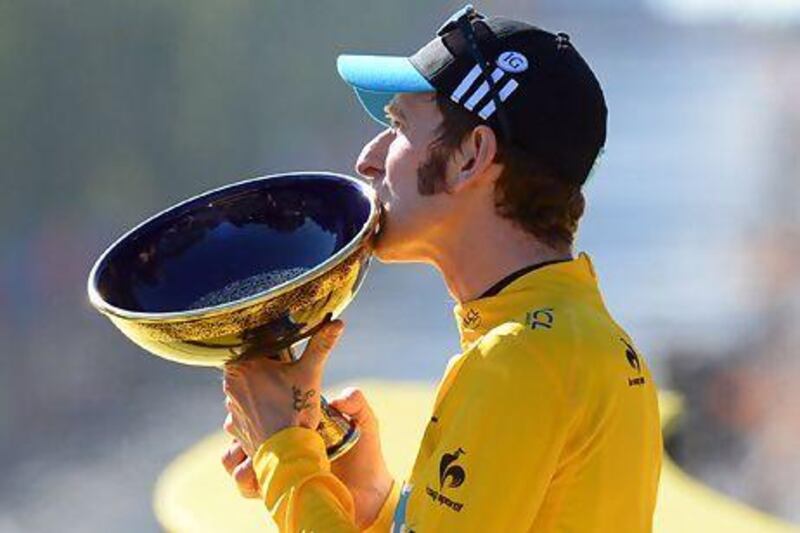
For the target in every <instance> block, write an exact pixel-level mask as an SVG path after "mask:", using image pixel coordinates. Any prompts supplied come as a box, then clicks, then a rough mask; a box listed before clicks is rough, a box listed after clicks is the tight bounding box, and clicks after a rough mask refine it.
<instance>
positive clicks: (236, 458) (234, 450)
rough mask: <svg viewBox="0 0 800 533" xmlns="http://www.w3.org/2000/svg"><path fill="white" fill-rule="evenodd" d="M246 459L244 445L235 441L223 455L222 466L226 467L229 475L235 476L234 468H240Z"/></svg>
mask: <svg viewBox="0 0 800 533" xmlns="http://www.w3.org/2000/svg"><path fill="white" fill-rule="evenodd" d="M245 459H247V454H246V453H244V448H242V443H240V442H239V441H238V440H234V441H233V444H231V445H230V446H229V447H228V449H227V450H225V453H223V454H222V466H224V467H225V470H226V471H227V472H228V473H229V474H233V470H234V468H236V467H237V466H239V465H240V464H241V463H242V462H243V461H244V460H245Z"/></svg>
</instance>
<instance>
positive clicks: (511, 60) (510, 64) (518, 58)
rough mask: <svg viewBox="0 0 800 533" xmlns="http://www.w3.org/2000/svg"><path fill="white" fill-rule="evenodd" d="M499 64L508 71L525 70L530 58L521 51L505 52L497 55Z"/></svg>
mask: <svg viewBox="0 0 800 533" xmlns="http://www.w3.org/2000/svg"><path fill="white" fill-rule="evenodd" d="M497 66H498V67H500V68H501V69H503V70H505V71H506V72H515V73H516V72H524V71H526V70H528V58H526V57H525V56H524V55H522V54H520V53H519V52H513V51H510V50H509V51H508V52H503V53H502V54H500V55H499V56H498V57H497Z"/></svg>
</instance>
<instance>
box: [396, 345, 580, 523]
mask: <svg viewBox="0 0 800 533" xmlns="http://www.w3.org/2000/svg"><path fill="white" fill-rule="evenodd" d="M475 349H476V350H477V352H476V353H472V354H469V360H468V361H467V362H466V363H465V364H464V366H463V367H462V370H461V372H460V373H459V376H458V378H457V380H456V381H455V382H454V383H453V385H452V387H451V389H450V391H449V392H448V394H447V397H446V398H445V399H444V400H443V404H442V407H441V409H438V410H437V412H436V413H434V415H435V416H434V418H435V419H436V421H435V422H432V425H431V426H429V431H430V432H433V433H437V432H438V433H439V438H438V439H437V445H436V446H435V447H434V448H433V449H432V453H431V454H430V456H429V457H428V458H427V460H426V461H425V462H423V463H421V465H420V468H418V469H417V470H416V471H415V472H414V476H413V477H412V479H411V484H412V485H413V488H412V492H411V495H410V497H409V501H408V504H407V507H406V513H405V517H404V520H403V521H402V523H403V524H404V525H405V526H406V527H407V528H408V529H411V530H414V531H459V532H467V531H522V530H526V531H527V530H528V529H529V528H530V527H531V525H532V523H533V521H534V520H535V517H536V514H537V512H538V510H539V508H540V506H541V504H542V501H543V498H544V495H545V493H546V492H547V489H548V485H549V484H550V481H551V478H552V476H553V474H554V472H555V469H556V466H557V464H558V458H559V455H560V453H561V450H562V448H563V446H564V444H565V442H566V439H567V435H568V433H569V427H570V425H571V421H572V420H573V417H574V416H576V413H575V411H574V409H572V408H570V405H569V401H568V398H567V395H566V394H565V387H564V381H565V380H564V379H563V376H562V375H561V374H560V372H559V370H558V369H557V363H554V362H553V361H552V359H551V357H550V356H551V355H552V354H545V353H541V352H540V351H538V350H537V349H536V347H535V346H533V345H532V344H531V343H530V342H529V341H528V340H525V337H524V335H517V334H514V333H512V334H510V335H504V336H503V337H502V338H500V339H494V340H492V341H490V342H486V343H482V344H481V346H478V347H477V348H475ZM448 405H449V407H448ZM401 518H402V517H401Z"/></svg>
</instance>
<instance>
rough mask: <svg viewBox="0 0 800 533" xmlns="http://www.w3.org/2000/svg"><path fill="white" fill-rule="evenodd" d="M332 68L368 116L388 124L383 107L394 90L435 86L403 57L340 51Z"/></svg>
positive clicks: (423, 89)
mask: <svg viewBox="0 0 800 533" xmlns="http://www.w3.org/2000/svg"><path fill="white" fill-rule="evenodd" d="M336 69H337V70H338V71H339V75H340V76H341V77H342V79H343V80H344V81H346V82H347V83H348V84H349V85H350V86H351V87H353V89H354V90H355V92H356V96H358V100H359V101H360V102H361V105H363V106H364V109H366V110H367V113H369V116H371V117H372V118H373V119H375V120H376V121H377V122H379V123H380V124H383V125H384V126H388V125H389V123H388V121H387V120H386V112H385V111H384V109H383V108H384V107H385V106H386V105H387V104H388V103H389V102H390V101H391V100H392V98H394V96H395V94H397V93H425V92H433V91H435V90H436V89H434V87H433V86H432V85H431V84H430V83H428V80H426V79H425V78H424V77H423V76H422V74H420V73H419V71H417V69H416V68H414V65H412V64H411V62H410V61H409V60H408V58H407V57H397V56H367V55H347V54H345V55H340V56H339V57H338V58H337V59H336Z"/></svg>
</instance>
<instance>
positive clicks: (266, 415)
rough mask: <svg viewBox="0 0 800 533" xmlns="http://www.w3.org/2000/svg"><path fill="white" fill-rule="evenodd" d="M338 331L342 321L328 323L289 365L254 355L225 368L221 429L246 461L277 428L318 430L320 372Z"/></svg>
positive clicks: (337, 337)
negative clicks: (231, 438) (243, 454)
mask: <svg viewBox="0 0 800 533" xmlns="http://www.w3.org/2000/svg"><path fill="white" fill-rule="evenodd" d="M343 329H344V323H343V322H342V321H341V320H334V321H332V322H330V323H329V324H327V325H326V326H325V327H324V328H322V329H321V330H320V331H319V332H317V333H316V334H315V335H314V336H313V337H311V340H310V341H309V342H308V346H306V349H305V351H304V352H303V355H302V356H301V357H300V358H299V359H298V360H297V361H295V362H293V363H282V362H280V361H275V360H273V359H269V358H267V357H257V358H253V359H247V360H244V361H238V362H232V363H228V364H227V365H225V374H224V379H223V384H222V388H223V391H224V392H225V408H226V409H227V410H228V416H227V418H226V419H225V424H224V428H225V431H227V432H228V433H229V434H230V435H231V436H233V437H234V438H236V440H238V441H239V443H240V444H241V446H242V449H243V451H244V453H245V454H246V455H247V456H248V457H252V456H253V455H254V454H255V452H256V451H257V450H258V448H259V447H260V446H261V444H263V443H264V441H265V440H267V438H269V437H270V436H271V435H272V434H274V433H276V432H278V431H280V430H281V429H284V428H287V427H291V426H302V427H307V428H310V429H316V428H317V426H318V425H319V422H320V419H321V417H322V414H321V410H320V403H319V390H320V385H321V384H322V371H323V368H324V365H325V360H326V359H327V357H328V354H329V353H330V352H331V350H332V349H333V347H334V345H335V344H336V341H337V340H338V339H339V336H340V335H341V333H342V330H343Z"/></svg>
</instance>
